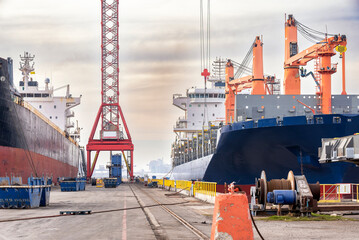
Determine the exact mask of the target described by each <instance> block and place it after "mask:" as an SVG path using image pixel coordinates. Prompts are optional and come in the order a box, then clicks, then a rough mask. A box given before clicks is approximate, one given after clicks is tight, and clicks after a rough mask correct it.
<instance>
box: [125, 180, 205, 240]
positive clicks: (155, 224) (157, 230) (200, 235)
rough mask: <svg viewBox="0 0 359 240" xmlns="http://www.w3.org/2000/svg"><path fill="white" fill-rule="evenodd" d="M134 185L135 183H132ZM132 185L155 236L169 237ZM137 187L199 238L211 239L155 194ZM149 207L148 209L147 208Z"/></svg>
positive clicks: (160, 237) (159, 237) (158, 237)
mask: <svg viewBox="0 0 359 240" xmlns="http://www.w3.org/2000/svg"><path fill="white" fill-rule="evenodd" d="M132 186H133V185H132ZM132 186H131V185H129V187H130V189H131V191H132V193H133V195H134V196H135V197H136V199H137V202H138V203H139V205H140V206H141V208H142V209H143V211H144V213H145V214H146V217H147V220H148V221H149V223H150V225H151V227H152V230H153V231H154V233H155V236H156V238H157V239H169V237H168V236H166V235H165V233H164V231H163V229H161V226H160V224H159V223H158V222H157V220H156V219H155V218H154V216H153V215H152V213H151V212H150V211H149V210H148V209H147V208H146V207H145V206H144V204H143V202H142V200H141V199H140V198H139V197H138V195H137V194H136V193H135V191H134V190H133V187H132ZM135 188H136V189H138V190H139V191H141V192H142V193H144V194H145V195H146V196H147V197H149V198H150V199H152V200H153V201H154V202H156V203H157V204H158V205H159V206H160V207H161V208H162V209H163V210H165V211H166V212H167V213H168V214H170V215H171V216H172V217H173V218H174V219H176V220H177V221H178V222H179V223H181V224H182V225H183V226H185V227H186V228H187V229H188V230H189V231H190V232H192V233H193V234H194V235H195V236H197V237H198V239H203V240H207V239H210V238H209V237H208V236H207V235H206V234H204V233H203V232H201V231H200V230H199V229H197V228H196V227H195V226H193V225H192V224H191V223H189V222H188V221H186V220H185V219H183V218H182V217H180V216H179V215H177V214H176V213H175V212H173V211H172V210H171V209H169V208H168V207H166V206H165V205H164V204H163V203H161V202H160V201H158V200H157V199H155V198H154V197H153V196H151V195H150V194H149V193H147V192H146V191H144V190H142V189H141V188H140V187H138V186H135ZM146 209H147V210H146Z"/></svg>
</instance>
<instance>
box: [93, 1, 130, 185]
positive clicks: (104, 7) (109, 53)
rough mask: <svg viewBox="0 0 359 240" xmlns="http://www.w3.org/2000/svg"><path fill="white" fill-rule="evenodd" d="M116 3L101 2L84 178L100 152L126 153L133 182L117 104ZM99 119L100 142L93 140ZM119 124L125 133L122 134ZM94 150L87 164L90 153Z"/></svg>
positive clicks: (126, 138)
mask: <svg viewBox="0 0 359 240" xmlns="http://www.w3.org/2000/svg"><path fill="white" fill-rule="evenodd" d="M118 6H119V0H101V83H102V85H101V99H102V103H101V106H100V109H99V110H98V113H97V116H96V119H95V123H94V125H93V127H92V131H91V134H90V137H89V141H88V144H87V146H86V150H87V179H90V178H91V176H92V174H93V171H94V169H95V166H96V162H97V159H98V155H99V153H100V152H101V151H122V153H123V154H124V152H125V151H127V152H130V166H128V162H127V160H126V158H125V161H126V165H127V166H128V172H129V175H130V177H131V179H133V150H134V146H133V143H132V139H131V135H130V132H129V130H128V127H127V124H126V120H125V118H124V116H123V113H122V110H121V107H120V104H119V95H120V92H119V73H120V70H119V21H118V20H119V18H118V13H119V11H118ZM100 118H101V130H100V139H95V138H94V137H95V132H96V129H97V125H98V123H99V121H100ZM121 122H122V124H123V127H124V129H125V133H124V132H123V131H122V128H121V125H120V123H121ZM92 151H96V155H95V158H94V161H93V162H92V164H91V152H92Z"/></svg>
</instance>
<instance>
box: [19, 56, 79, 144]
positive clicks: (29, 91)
mask: <svg viewBox="0 0 359 240" xmlns="http://www.w3.org/2000/svg"><path fill="white" fill-rule="evenodd" d="M20 58H21V62H20V71H21V72H22V75H23V79H22V81H20V82H19V87H18V88H17V89H18V91H19V93H20V94H21V97H22V98H23V99H24V101H26V102H28V103H30V104H31V106H32V107H34V108H35V109H37V110H38V111H39V112H41V113H42V114H43V115H44V116H45V117H46V118H48V119H49V120H50V121H51V122H53V123H54V124H55V125H56V126H58V127H59V128H60V129H61V130H62V131H64V132H65V133H67V134H69V136H71V137H72V138H74V139H78V138H79V137H80V128H79V127H78V126H76V128H75V124H74V122H73V121H72V118H73V117H74V115H75V114H74V112H73V111H72V108H74V107H76V106H78V105H79V104H80V102H81V96H80V97H72V95H71V94H70V86H69V85H65V86H63V87H60V88H57V89H54V88H53V87H49V83H50V79H49V78H46V79H45V88H44V89H39V86H38V82H37V81H35V80H34V76H35V75H34V74H35V72H34V63H31V62H32V61H33V59H34V55H32V56H31V55H30V54H29V53H27V52H25V53H24V56H20ZM63 88H66V94H65V96H55V95H54V92H55V91H58V90H60V89H63ZM72 129H74V130H72Z"/></svg>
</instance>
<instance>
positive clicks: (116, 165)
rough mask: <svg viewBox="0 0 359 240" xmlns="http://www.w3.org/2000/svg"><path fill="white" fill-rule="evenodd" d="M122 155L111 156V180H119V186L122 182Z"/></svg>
mask: <svg viewBox="0 0 359 240" xmlns="http://www.w3.org/2000/svg"><path fill="white" fill-rule="evenodd" d="M121 164H122V155H121V154H114V155H112V156H111V168H110V178H117V185H120V184H121V182H122V165H121Z"/></svg>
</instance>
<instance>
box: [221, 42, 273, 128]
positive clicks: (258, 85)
mask: <svg viewBox="0 0 359 240" xmlns="http://www.w3.org/2000/svg"><path fill="white" fill-rule="evenodd" d="M250 51H251V52H252V61H253V66H252V74H251V75H248V76H244V77H241V78H237V79H234V76H235V74H234V66H233V62H232V61H231V60H228V62H227V64H226V88H225V91H226V100H225V107H226V124H229V123H232V122H233V121H234V120H235V119H234V107H235V95H236V94H237V93H239V92H241V91H243V90H244V89H249V88H251V89H252V95H266V94H267V93H268V94H273V91H271V90H270V88H269V86H268V85H269V84H271V83H273V81H274V79H275V77H274V76H264V73H263V42H262V41H261V39H260V37H259V36H257V37H256V38H255V40H254V42H253V44H252V46H251V48H250ZM244 61H245V60H244ZM239 65H240V66H239V67H242V68H245V67H246V66H243V64H239ZM238 76H239V75H238Z"/></svg>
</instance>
